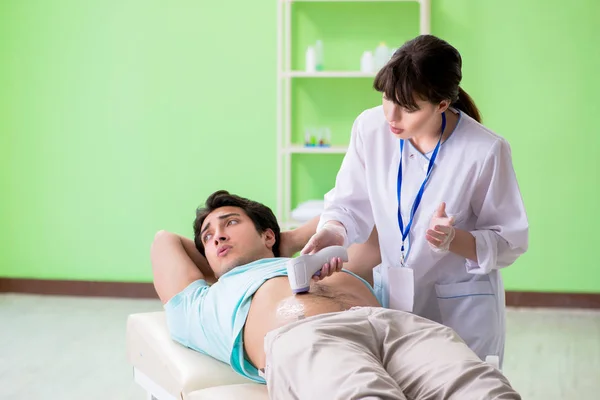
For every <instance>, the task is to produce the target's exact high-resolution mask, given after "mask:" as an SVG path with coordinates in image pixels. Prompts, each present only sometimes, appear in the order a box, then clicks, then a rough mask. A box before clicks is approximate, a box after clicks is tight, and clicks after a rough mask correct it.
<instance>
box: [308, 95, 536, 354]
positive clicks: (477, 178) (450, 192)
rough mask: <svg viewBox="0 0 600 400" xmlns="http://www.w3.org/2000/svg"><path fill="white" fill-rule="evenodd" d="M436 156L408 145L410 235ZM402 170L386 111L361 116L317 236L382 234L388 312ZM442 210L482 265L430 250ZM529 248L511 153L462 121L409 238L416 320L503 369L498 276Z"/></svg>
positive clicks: (380, 288)
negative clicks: (334, 229)
mask: <svg viewBox="0 0 600 400" xmlns="http://www.w3.org/2000/svg"><path fill="white" fill-rule="evenodd" d="M450 112H457V111H456V110H451V111H450ZM430 155H431V154H430V153H429V154H422V153H420V152H419V151H418V150H416V148H415V147H413V146H412V144H411V143H410V141H405V145H404V154H403V156H402V163H403V164H402V168H403V177H402V196H401V198H402V200H401V202H402V204H401V212H402V217H403V220H404V225H405V226H406V224H407V223H408V220H409V213H410V209H411V207H412V205H413V202H414V199H415V196H416V194H417V191H418V190H419V188H420V186H421V184H422V182H423V180H424V179H425V175H426V170H427V166H428V163H429V156H430ZM399 162H400V145H399V139H397V138H395V137H394V136H393V135H392V133H391V132H390V131H389V125H388V124H387V122H386V120H385V117H384V114H383V107H382V106H379V107H375V108H372V109H369V110H366V111H364V112H363V113H362V114H361V115H359V116H358V118H357V119H356V120H355V122H354V125H353V128H352V135H351V139H350V145H349V149H348V152H347V154H346V156H345V157H344V160H343V162H342V166H341V168H340V171H339V172H338V175H337V178H336V184H335V187H334V188H333V189H332V190H331V191H330V192H329V193H327V195H326V196H325V210H324V212H323V214H322V216H321V219H320V222H319V226H322V225H323V224H324V223H325V222H327V221H329V220H337V221H340V222H341V223H343V224H344V226H345V227H346V229H347V232H348V239H349V242H350V243H354V242H364V241H365V240H366V239H367V238H368V237H369V234H370V233H371V230H372V228H373V226H374V225H376V226H377V230H378V233H379V244H380V249H381V259H382V263H381V265H379V266H378V267H377V268H375V270H374V286H375V291H376V293H377V295H378V297H379V300H380V302H381V303H382V305H383V306H385V307H387V306H388V304H389V303H388V294H389V291H388V288H389V287H390V286H392V285H394V282H390V281H389V279H388V270H389V268H397V267H399V264H400V257H401V251H400V246H401V242H402V235H401V233H400V228H399V226H398V216H397V215H398V214H397V210H398V198H397V184H398V183H397V178H398V166H399ZM441 202H446V212H447V214H448V215H449V216H454V217H455V220H456V223H455V227H456V228H458V229H463V230H466V231H469V232H471V233H472V234H473V235H474V237H475V240H476V247H477V259H478V261H479V262H478V263H476V262H473V261H470V260H467V259H465V258H463V257H461V256H458V255H456V254H453V253H450V252H447V253H442V254H440V253H436V252H434V251H433V250H431V248H430V247H429V245H428V242H427V240H426V239H425V231H426V230H427V228H428V227H429V223H430V220H431V217H432V215H433V214H434V212H435V210H436V208H437V207H438V206H439V204H440V203H441ZM527 247H528V221H527V216H526V213H525V208H524V205H523V201H522V197H521V194H520V191H519V187H518V184H517V179H516V176H515V172H514V169H513V165H512V159H511V151H510V147H509V144H508V143H507V141H506V140H504V139H503V138H502V137H500V136H498V135H496V134H494V133H493V132H491V131H490V130H488V129H487V128H485V127H484V126H482V125H481V124H479V123H478V122H477V121H475V120H474V119H472V118H471V117H469V116H468V115H466V114H465V113H463V112H460V116H459V121H458V123H457V126H456V128H455V129H454V131H453V132H452V134H451V135H450V137H449V138H448V139H447V140H446V141H445V142H444V143H443V144H442V146H441V148H440V151H439V153H438V155H437V159H436V161H435V166H434V167H433V170H432V174H431V178H430V180H429V182H428V184H427V186H426V188H425V191H424V193H423V198H422V200H421V204H420V206H419V208H418V209H417V211H416V213H415V217H414V221H413V226H412V228H411V231H410V234H409V238H408V250H407V259H406V265H407V266H408V267H409V268H412V269H413V271H414V279H415V287H414V290H415V297H414V308H413V312H414V313H415V314H417V315H421V316H423V317H426V318H429V319H431V320H434V321H437V322H440V323H442V324H444V325H447V326H450V327H451V328H453V329H454V330H455V331H456V332H457V333H458V334H459V335H460V336H461V338H462V339H463V340H464V341H465V342H466V343H467V344H468V345H469V346H470V347H471V348H472V349H473V350H474V351H475V352H476V353H477V355H478V356H479V357H481V358H482V359H485V357H486V356H487V355H498V356H500V358H501V360H502V358H503V353H504V337H505V300H504V288H503V284H502V278H501V276H500V273H499V271H498V269H500V268H503V267H506V266H508V265H510V264H512V263H513V262H514V261H515V260H516V259H517V257H519V256H520V255H521V254H522V253H524V252H525V251H526V250H527ZM405 250H406V246H405Z"/></svg>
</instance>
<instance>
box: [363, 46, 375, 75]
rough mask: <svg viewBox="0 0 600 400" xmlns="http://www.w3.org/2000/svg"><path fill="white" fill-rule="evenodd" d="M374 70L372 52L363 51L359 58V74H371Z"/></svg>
mask: <svg viewBox="0 0 600 400" xmlns="http://www.w3.org/2000/svg"><path fill="white" fill-rule="evenodd" d="M374 69H375V60H374V59H373V52H372V51H365V52H364V53H363V54H362V57H361V58H360V72H364V73H366V74H371V73H373V71H374Z"/></svg>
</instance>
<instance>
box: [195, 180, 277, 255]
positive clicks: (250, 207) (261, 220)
mask: <svg viewBox="0 0 600 400" xmlns="http://www.w3.org/2000/svg"><path fill="white" fill-rule="evenodd" d="M221 207H239V208H241V209H242V210H244V212H245V213H246V215H248V217H250V219H251V220H252V222H253V223H254V226H255V227H256V231H257V232H258V233H259V234H262V233H264V232H265V231H266V230H267V229H271V230H272V231H273V233H274V234H275V244H273V248H272V250H273V255H274V256H275V257H279V238H280V232H281V231H280V229H279V224H278V223H277V218H276V217H275V215H274V214H273V211H271V209H270V208H269V207H267V206H265V205H264V204H261V203H258V202H256V201H252V200H249V199H246V198H244V197H240V196H237V195H235V194H230V193H229V192H228V191H226V190H218V191H216V192H214V193H213V194H211V195H210V196H208V199H206V203H205V204H204V207H199V208H198V209H197V210H196V220H195V221H194V243H195V244H196V248H197V249H198V251H199V252H200V254H202V255H203V256H205V255H206V254H205V252H204V243H202V237H201V235H200V231H201V230H202V224H203V223H204V220H205V219H206V217H208V214H210V213H211V212H213V211H214V210H216V209H217V208H221Z"/></svg>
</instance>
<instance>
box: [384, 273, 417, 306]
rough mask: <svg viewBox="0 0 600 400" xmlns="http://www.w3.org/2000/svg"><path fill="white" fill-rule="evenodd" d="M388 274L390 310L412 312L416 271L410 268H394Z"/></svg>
mask: <svg viewBox="0 0 600 400" xmlns="http://www.w3.org/2000/svg"><path fill="white" fill-rule="evenodd" d="M387 272H388V292H389V306H390V308H393V309H394V310H400V311H408V312H412V311H413V305H414V300H415V277H414V271H413V270H412V268H408V267H400V266H393V267H390V268H388V271H387Z"/></svg>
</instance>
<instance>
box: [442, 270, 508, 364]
mask: <svg viewBox="0 0 600 400" xmlns="http://www.w3.org/2000/svg"><path fill="white" fill-rule="evenodd" d="M435 291H436V294H437V299H438V305H439V307H440V315H441V319H442V321H441V322H442V324H444V325H446V326H449V327H450V328H452V329H454V331H455V332H456V333H458V335H459V336H460V337H461V338H462V340H464V341H465V343H466V344H467V345H468V346H469V347H470V348H471V349H472V350H473V351H474V352H475V353H476V354H477V355H478V356H479V358H481V359H485V357H486V356H488V355H496V354H497V353H498V352H499V344H500V343H501V338H502V335H503V332H501V329H500V323H499V318H498V308H497V307H498V306H497V299H496V295H495V293H494V291H493V288H492V284H491V283H490V282H489V281H471V282H460V283H451V284H446V285H435Z"/></svg>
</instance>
